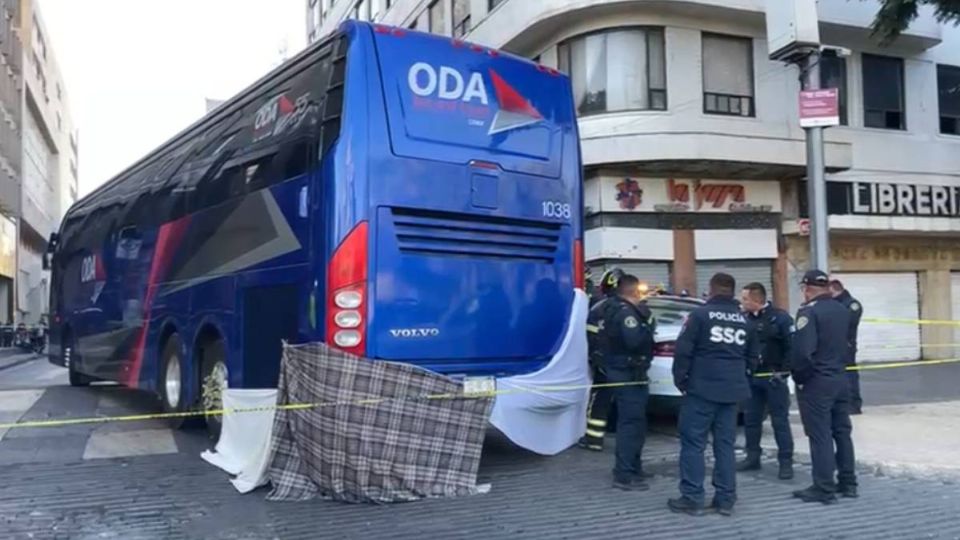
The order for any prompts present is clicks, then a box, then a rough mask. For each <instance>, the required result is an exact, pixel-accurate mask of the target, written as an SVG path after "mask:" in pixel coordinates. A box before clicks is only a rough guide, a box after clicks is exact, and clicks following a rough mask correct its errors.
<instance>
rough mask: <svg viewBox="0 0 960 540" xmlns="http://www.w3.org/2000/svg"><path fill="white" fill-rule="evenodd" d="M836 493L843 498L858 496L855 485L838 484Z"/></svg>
mask: <svg viewBox="0 0 960 540" xmlns="http://www.w3.org/2000/svg"><path fill="white" fill-rule="evenodd" d="M837 493H839V494H840V496H841V497H843V498H845V499H856V498H857V497H859V496H860V493H859V492H858V491H857V486H840V487H839V488H837Z"/></svg>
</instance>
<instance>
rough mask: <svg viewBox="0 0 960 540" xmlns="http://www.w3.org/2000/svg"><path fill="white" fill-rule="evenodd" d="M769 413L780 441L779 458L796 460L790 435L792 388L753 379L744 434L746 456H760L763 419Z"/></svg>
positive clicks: (783, 384)
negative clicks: (745, 438)
mask: <svg viewBox="0 0 960 540" xmlns="http://www.w3.org/2000/svg"><path fill="white" fill-rule="evenodd" d="M767 411H769V412H770V423H771V424H772V425H773V437H774V439H776V441H777V459H778V460H779V461H780V462H781V463H788V462H791V461H793V433H791V432H790V387H789V386H787V382H786V381H784V380H774V379H771V378H769V377H765V378H760V377H754V378H753V379H752V380H751V381H750V399H749V400H747V406H746V410H745V411H744V415H743V432H744V435H746V437H747V456H748V457H750V458H759V457H760V453H761V452H760V438H761V436H762V434H763V420H764V419H765V418H766V416H767Z"/></svg>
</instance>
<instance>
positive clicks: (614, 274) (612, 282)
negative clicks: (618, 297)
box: [600, 268, 624, 295]
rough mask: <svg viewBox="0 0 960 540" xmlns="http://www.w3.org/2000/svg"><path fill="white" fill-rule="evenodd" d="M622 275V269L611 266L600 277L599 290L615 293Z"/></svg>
mask: <svg viewBox="0 0 960 540" xmlns="http://www.w3.org/2000/svg"><path fill="white" fill-rule="evenodd" d="M623 275H624V274H623V270H621V269H619V268H611V269H609V270H607V271H606V272H604V273H603V277H602V278H600V290H601V291H603V294H606V295H610V294H613V293H615V292H616V290H617V285H618V284H619V283H620V278H622V277H623Z"/></svg>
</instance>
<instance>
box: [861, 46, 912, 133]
mask: <svg viewBox="0 0 960 540" xmlns="http://www.w3.org/2000/svg"><path fill="white" fill-rule="evenodd" d="M903 90H904V89H903V59H902V58H893V57H890V56H877V55H873V54H864V55H863V125H865V126H866V127H872V128H880V129H906V127H907V122H906V116H907V115H906V114H905V111H904V92H903Z"/></svg>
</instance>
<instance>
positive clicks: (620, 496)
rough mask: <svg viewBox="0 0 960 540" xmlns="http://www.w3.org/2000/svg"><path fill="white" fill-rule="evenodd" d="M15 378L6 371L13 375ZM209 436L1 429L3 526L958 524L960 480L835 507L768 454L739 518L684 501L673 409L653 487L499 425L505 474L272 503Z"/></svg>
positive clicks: (82, 410)
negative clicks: (806, 500) (440, 495)
mask: <svg viewBox="0 0 960 540" xmlns="http://www.w3.org/2000/svg"><path fill="white" fill-rule="evenodd" d="M18 369H19V368H18ZM30 369H32V370H34V371H35V373H32V374H31V376H34V377H36V379H37V380H39V381H42V380H48V379H49V380H53V379H52V376H50V375H49V374H48V373H47V372H46V371H44V370H46V369H47V368H46V367H44V366H43V364H42V363H41V364H37V365H35V366H33V367H32V368H30ZM5 382H6V381H5V380H4V378H3V374H2V373H0V388H3V387H4V386H3V385H4V383H5ZM21 386H22V385H20V384H18V385H16V386H15V387H16V388H17V389H16V390H6V391H4V390H0V413H2V414H3V415H4V416H3V418H4V419H5V420H6V421H9V420H8V419H9V418H24V419H31V418H52V417H62V416H85V415H89V414H124V413H130V412H146V411H150V410H154V408H155V407H156V403H155V401H154V400H152V398H150V397H148V396H144V395H142V394H138V393H136V392H131V391H127V390H123V389H120V388H116V387H105V386H100V387H91V388H83V389H78V388H70V387H66V386H60V385H58V384H56V383H54V385H53V386H50V387H49V388H46V389H45V390H44V389H40V390H29V389H23V388H21ZM25 392H26V393H25ZM18 407H19V409H18ZM798 435H799V434H798ZM609 442H611V443H612V441H609ZM798 444H804V443H803V442H801V441H798ZM207 446H208V440H207V439H206V437H205V436H204V435H203V434H201V433H198V432H173V431H170V430H168V429H166V427H165V426H164V425H163V424H162V423H151V422H138V423H123V424H108V425H94V426H71V427H67V428H58V429H55V430H54V429H14V430H11V431H9V432H7V433H6V434H2V433H0V479H2V481H0V538H24V539H27V538H38V539H42V538H71V539H74V538H77V539H85V538H120V539H137V538H190V539H193V538H211V539H217V538H225V539H240V538H242V539H246V538H266V539H273V538H282V539H287V538H311V539H312V538H428V539H433V538H437V539H446V538H483V539H484V540H486V539H491V538H583V537H588V536H597V535H599V536H602V537H603V538H638V537H640V538H645V539H656V538H665V539H666V538H671V539H672V538H713V539H726V538H765V539H766V538H803V539H821V538H851V539H852V538H871V539H873V538H898V539H901V538H905V539H914V538H916V539H919V538H952V539H960V519H958V518H957V516H958V515H960V489H958V488H960V486H958V485H956V484H954V483H952V482H950V481H948V480H944V479H940V480H935V479H911V478H907V477H885V476H880V475H877V474H876V473H873V472H870V471H864V472H863V474H862V476H861V492H862V497H861V498H860V499H857V500H843V501H841V503H840V504H837V505H834V506H829V507H826V506H821V505H807V504H803V503H800V502H799V501H797V500H795V499H792V498H791V496H790V492H791V491H792V490H794V489H798V488H801V487H805V485H806V484H807V483H808V481H809V468H808V467H806V466H802V467H799V468H798V475H797V478H796V479H795V480H794V481H792V482H781V481H778V480H776V478H775V476H774V474H775V471H774V470H773V467H768V468H767V469H766V470H764V471H762V472H760V473H753V474H741V475H739V477H738V482H739V496H740V500H739V503H738V505H737V514H736V515H735V516H734V517H732V518H724V517H721V516H717V515H708V516H704V517H700V518H692V517H687V516H678V515H674V514H671V513H670V512H668V511H667V509H666V499H667V498H668V497H673V496H675V494H676V490H677V464H676V452H677V442H676V439H675V437H674V435H673V430H672V429H671V427H670V424H669V423H663V422H659V423H655V424H654V431H653V433H651V435H650V437H649V438H648V444H647V447H646V449H645V456H646V462H647V468H648V470H650V471H651V472H654V473H656V477H655V478H654V479H653V481H652V483H651V485H652V489H651V490H650V491H648V492H639V493H623V492H619V491H615V490H613V489H611V488H610V466H611V460H612V455H611V453H610V452H609V451H608V452H607V453H604V454H595V453H588V452H584V451H581V450H576V449H574V450H570V451H567V452H565V453H563V454H561V455H559V456H555V457H552V458H544V457H539V456H535V455H532V454H530V453H527V452H524V451H522V450H519V449H517V448H515V447H513V446H511V445H510V444H509V443H507V442H506V441H504V440H503V439H502V438H501V437H499V436H497V435H495V434H493V435H491V437H490V438H489V440H488V444H487V447H486V448H485V451H484V458H483V462H482V465H481V472H480V475H481V481H483V482H489V483H491V484H492V490H491V491H490V493H489V494H486V495H478V496H475V497H470V498H461V499H448V500H432V501H421V502H415V503H407V504H400V505H390V506H367V505H359V506H358V505H346V504H340V503H331V502H325V501H313V502H306V503H269V502H267V501H266V500H265V498H264V497H265V492H264V491H263V490H260V491H256V492H254V493H251V494H247V495H239V494H237V493H236V492H235V491H234V490H233V487H232V486H231V485H230V483H229V482H228V481H227V477H226V475H224V474H223V473H222V472H221V471H219V470H217V469H215V468H214V467H212V466H210V465H208V464H207V463H205V462H204V461H202V460H201V459H200V458H199V453H200V451H201V450H203V449H204V448H206V447H207ZM611 446H612V445H611ZM708 478H709V476H708Z"/></svg>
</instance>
